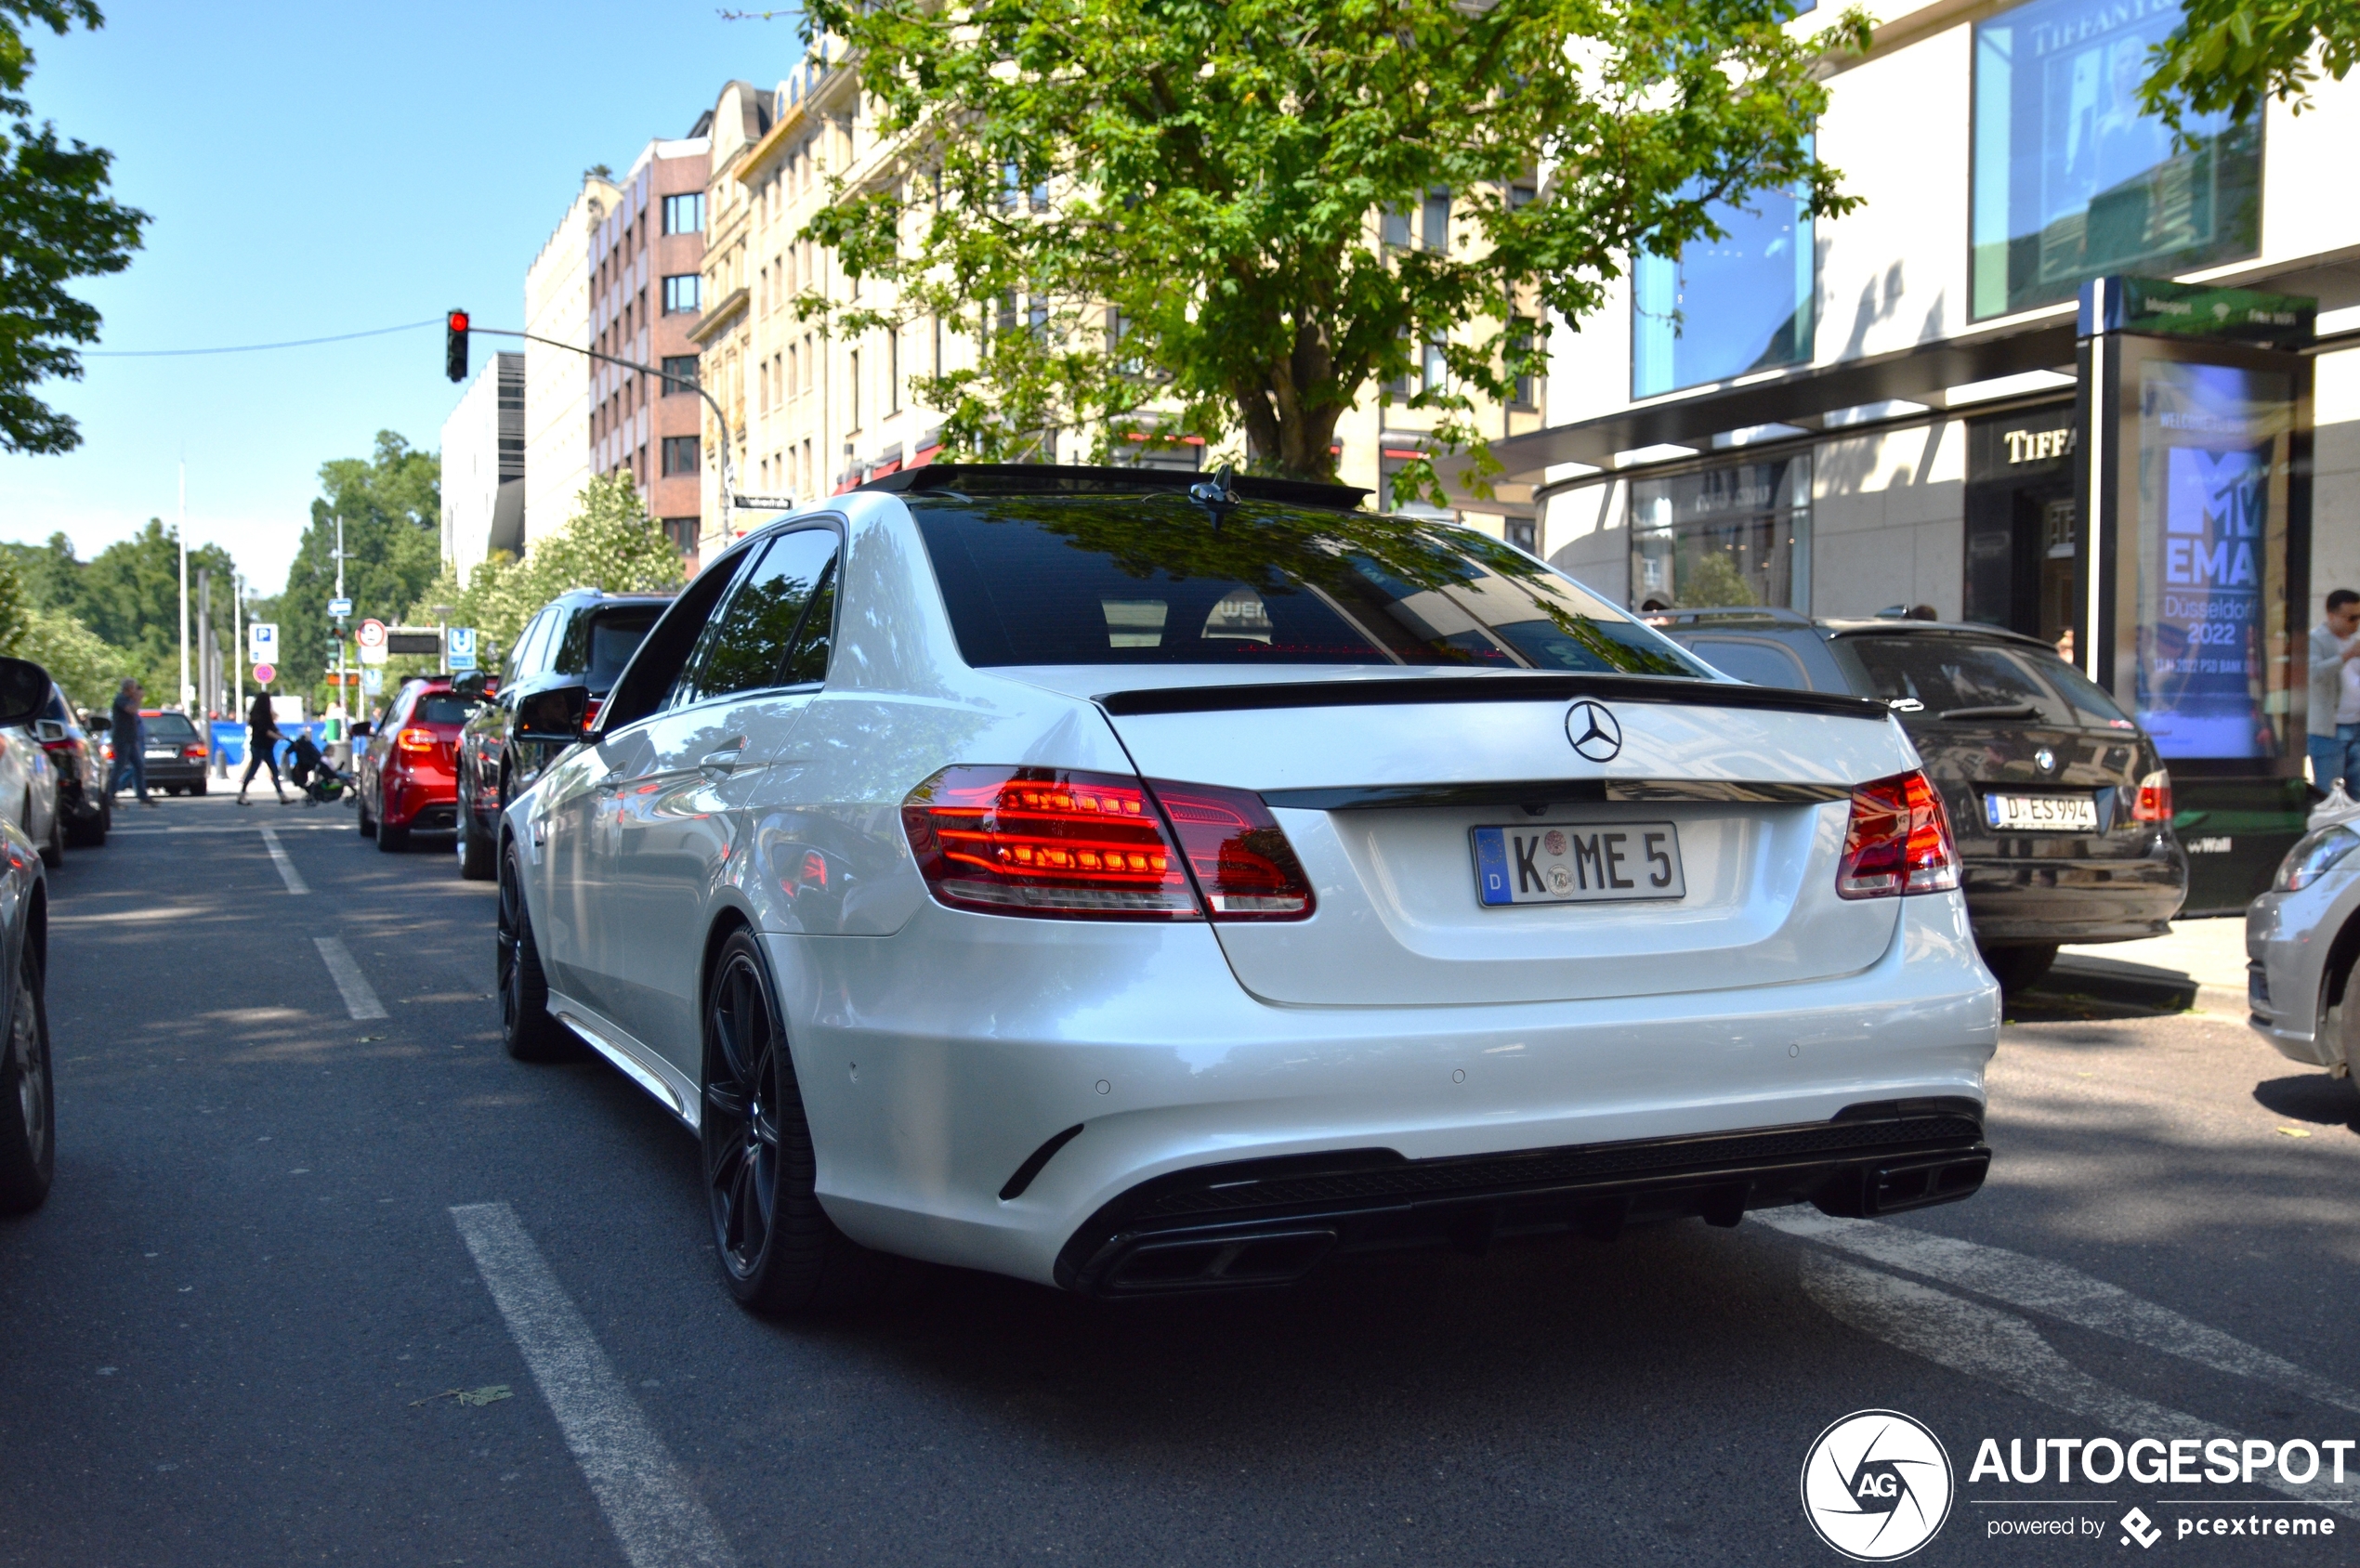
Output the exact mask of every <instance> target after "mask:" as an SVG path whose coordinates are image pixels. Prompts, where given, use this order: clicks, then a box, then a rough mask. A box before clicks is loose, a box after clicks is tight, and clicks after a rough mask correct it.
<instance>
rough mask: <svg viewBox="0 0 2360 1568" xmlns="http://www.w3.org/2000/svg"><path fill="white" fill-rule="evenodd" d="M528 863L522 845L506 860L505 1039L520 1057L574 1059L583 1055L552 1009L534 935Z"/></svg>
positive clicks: (499, 965) (500, 966) (501, 925)
mask: <svg viewBox="0 0 2360 1568" xmlns="http://www.w3.org/2000/svg"><path fill="white" fill-rule="evenodd" d="M523 871H524V867H523V865H522V863H521V862H520V861H519V860H518V857H517V847H516V845H514V844H510V845H509V846H508V853H507V854H506V855H505V856H502V857H501V860H500V914H499V919H498V924H497V931H498V935H499V942H500V947H499V953H498V955H497V957H496V958H495V959H494V960H493V961H492V980H493V983H494V985H495V986H496V987H497V988H498V990H499V993H500V1043H501V1044H502V1045H504V1046H505V1047H506V1048H507V1052H508V1054H509V1055H511V1056H513V1057H515V1058H516V1059H517V1060H518V1061H519V1062H570V1061H571V1060H573V1059H574V1058H575V1057H576V1056H577V1055H579V1054H580V1052H579V1049H578V1048H577V1047H576V1045H575V1044H574V1039H573V1036H572V1035H571V1034H570V1032H568V1030H567V1028H566V1026H564V1025H562V1024H560V1023H558V1022H557V1019H555V1018H553V1017H551V1016H550V1014H549V979H548V976H547V975H546V974H544V973H542V969H541V949H540V947H538V946H537V945H536V944H535V943H534V942H533V940H532V913H531V910H530V909H529V908H527V907H526V905H525V901H524V876H523Z"/></svg>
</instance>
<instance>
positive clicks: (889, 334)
mask: <svg viewBox="0 0 2360 1568" xmlns="http://www.w3.org/2000/svg"><path fill="white" fill-rule="evenodd" d="M885 412H887V413H899V412H901V329H900V328H899V327H887V328H886V329H885Z"/></svg>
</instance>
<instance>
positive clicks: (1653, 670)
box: [910, 494, 1709, 678]
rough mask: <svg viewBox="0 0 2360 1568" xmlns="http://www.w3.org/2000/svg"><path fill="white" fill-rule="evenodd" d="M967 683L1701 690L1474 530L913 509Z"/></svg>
mask: <svg viewBox="0 0 2360 1568" xmlns="http://www.w3.org/2000/svg"><path fill="white" fill-rule="evenodd" d="M910 507H911V513H912V514H913V515H914V516H916V518H917V520H918V528H919V531H920V534H921V535H922V537H923V538H924V541H925V544H926V552H927V555H928V556H929V557H930V559H931V560H932V562H933V564H934V568H935V577H936V580H937V581H938V582H940V583H941V585H942V592H943V598H944V602H945V605H946V606H947V608H949V610H950V613H951V627H952V630H953V631H954V632H955V633H956V634H957V636H958V639H959V649H960V652H961V653H962V655H964V657H965V659H966V660H967V662H968V663H969V664H972V665H976V666H978V667H986V666H992V665H1007V664H1262V665H1268V664H1291V665H1301V664H1408V665H1444V666H1457V667H1463V668H1467V669H1501V670H1516V669H1523V670H1554V671H1600V672H1604V671H1619V672H1623V673H1633V674H1648V675H1674V676H1685V677H1689V678H1708V674H1709V673H1708V672H1707V671H1706V669H1705V667H1704V666H1703V665H1702V664H1700V663H1698V661H1697V660H1694V659H1692V658H1690V657H1689V656H1688V655H1687V654H1686V653H1685V651H1684V650H1682V649H1681V648H1680V647H1677V646H1676V645H1674V644H1673V643H1672V642H1671V641H1670V640H1669V639H1667V638H1665V637H1664V636H1663V635H1661V634H1659V633H1658V632H1657V631H1655V629H1654V628H1652V627H1649V626H1645V625H1642V624H1641V623H1640V622H1638V621H1634V620H1632V618H1631V617H1629V616H1627V615H1625V614H1624V613H1623V612H1622V611H1621V610H1619V609H1618V608H1614V607H1613V606H1611V605H1609V604H1607V603H1606V601H1605V600H1603V599H1600V598H1599V597H1597V596H1596V595H1593V594H1592V593H1590V592H1589V591H1588V590H1587V589H1584V588H1582V587H1581V586H1580V584H1578V583H1575V582H1573V581H1569V580H1567V579H1566V578H1563V577H1560V576H1558V575H1557V574H1556V573H1555V572H1554V571H1551V570H1550V569H1549V568H1547V567H1544V566H1542V565H1541V564H1540V563H1539V562H1537V561H1535V560H1533V559H1532V558H1531V557H1530V556H1528V555H1524V554H1523V553H1521V552H1519V551H1516V550H1513V549H1511V548H1509V547H1508V546H1507V545H1505V544H1502V543H1501V542H1499V541H1497V540H1493V539H1489V538H1487V537H1486V536H1484V535H1482V534H1478V533H1475V532H1472V531H1471V530H1466V529H1457V528H1450V527H1447V526H1442V525H1437V524H1433V523H1425V522H1420V521H1418V520H1416V519H1412V518H1407V517H1397V516H1382V515H1378V514H1374V513H1365V512H1320V511H1312V510H1308V509H1298V508H1293V507H1285V506H1275V505H1268V504H1264V503H1252V502H1248V503H1241V504H1239V505H1236V506H1230V507H1224V508H1222V509H1221V511H1220V513H1219V515H1217V516H1216V515H1215V514H1214V513H1213V511H1211V510H1209V509H1208V508H1206V507H1203V506H1200V505H1198V504H1196V503H1193V502H1190V501H1187V500H1186V499H1183V498H1181V497H1178V496H1173V495H1157V494H1147V495H1138V496H1111V497H1109V496H1092V497H1071V498H1067V497H1030V498H1025V499H1022V500H1016V499H1011V500H1007V501H992V502H989V503H977V502H952V501H937V500H933V499H918V498H911V502H910Z"/></svg>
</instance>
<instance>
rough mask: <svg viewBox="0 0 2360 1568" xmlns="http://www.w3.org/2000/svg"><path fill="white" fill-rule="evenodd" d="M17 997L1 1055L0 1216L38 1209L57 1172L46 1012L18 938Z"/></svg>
mask: <svg viewBox="0 0 2360 1568" xmlns="http://www.w3.org/2000/svg"><path fill="white" fill-rule="evenodd" d="M21 940H22V941H23V944H24V950H23V952H22V953H21V954H20V955H19V957H18V960H17V985H16V994H15V995H14V996H13V997H11V998H10V999H9V1002H8V1036H7V1054H6V1056H5V1057H0V1214H24V1213H29V1212H31V1211H32V1210H33V1209H38V1208H40V1207H41V1200H42V1199H44V1198H46V1197H47V1196H49V1182H50V1178H52V1177H53V1176H55V1175H56V1174H57V1168H58V1147H57V1138H56V1117H57V1109H58V1101H57V1089H56V1086H55V1085H54V1084H53V1083H52V1082H51V1080H50V1077H49V1014H48V1010H47V1008H46V1005H45V1004H44V1002H43V1000H42V989H41V960H40V958H39V957H38V956H37V955H36V954H35V953H34V952H33V938H32V936H31V934H26V935H25V936H24V937H23V938H22V939H21Z"/></svg>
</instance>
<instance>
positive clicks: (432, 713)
mask: <svg viewBox="0 0 2360 1568" xmlns="http://www.w3.org/2000/svg"><path fill="white" fill-rule="evenodd" d="M475 711H476V709H475V704H474V703H472V702H470V701H468V700H467V699H465V698H464V697H453V696H452V695H451V693H449V692H447V691H429V692H422V693H420V694H419V697H418V705H417V706H416V707H415V708H413V709H411V710H410V719H411V722H412V723H413V724H422V725H463V724H465V723H466V722H467V715H468V714H469V713H472V712H475Z"/></svg>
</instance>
